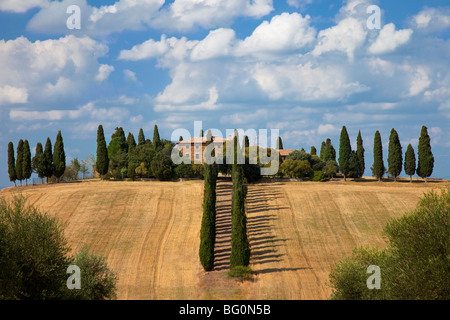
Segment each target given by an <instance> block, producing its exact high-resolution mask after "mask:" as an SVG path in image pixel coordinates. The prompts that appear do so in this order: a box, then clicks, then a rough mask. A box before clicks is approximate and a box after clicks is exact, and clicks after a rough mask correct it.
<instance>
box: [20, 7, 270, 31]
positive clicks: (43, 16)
mask: <svg viewBox="0 0 450 320" xmlns="http://www.w3.org/2000/svg"><path fill="white" fill-rule="evenodd" d="M28 1H32V0H28ZM35 1H38V0H35ZM164 4H165V1H164V0H140V1H136V0H118V1H116V2H115V3H114V4H112V5H103V6H100V7H95V6H92V5H90V4H88V3H87V1H86V0H62V1H52V2H50V3H49V4H48V5H47V6H45V7H44V8H43V9H41V10H40V11H39V12H38V13H37V14H36V15H35V16H34V17H33V18H32V19H31V20H30V21H29V23H28V25H27V28H28V30H30V31H34V32H40V33H47V34H60V33H65V34H67V33H70V34H72V33H76V34H84V35H89V36H105V35H108V34H111V33H114V32H121V31H123V30H143V29H148V28H154V29H159V30H167V31H183V32H186V31H189V30H193V29H194V28H197V27H201V28H215V27H221V26H228V25H230V24H231V23H232V22H233V21H234V19H236V18H238V17H252V18H260V17H263V16H265V15H267V14H268V13H270V12H271V11H272V10H273V6H272V0H245V1H242V0H229V1H217V0H175V1H174V2H172V3H171V4H170V5H167V6H164V7H163V5H164ZM69 5H78V6H79V7H80V9H81V12H82V15H81V17H82V21H81V25H82V27H81V30H68V29H67V28H66V20H67V17H68V16H67V14H66V9H67V7H68V6H69Z"/></svg>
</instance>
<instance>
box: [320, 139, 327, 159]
mask: <svg viewBox="0 0 450 320" xmlns="http://www.w3.org/2000/svg"><path fill="white" fill-rule="evenodd" d="M326 148H327V144H326V143H325V141H322V145H321V146H320V154H319V158H320V159H322V160H323V161H325V149H326Z"/></svg>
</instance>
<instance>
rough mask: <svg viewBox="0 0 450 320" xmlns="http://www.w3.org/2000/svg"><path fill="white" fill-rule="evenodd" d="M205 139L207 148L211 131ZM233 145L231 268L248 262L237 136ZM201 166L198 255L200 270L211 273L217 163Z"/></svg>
mask: <svg viewBox="0 0 450 320" xmlns="http://www.w3.org/2000/svg"><path fill="white" fill-rule="evenodd" d="M206 137H207V144H206V145H207V146H208V145H209V144H210V143H211V142H212V141H211V135H210V131H208V134H207V136H206ZM244 141H245V139H244ZM233 142H234V163H233V165H232V182H233V190H232V200H231V201H232V205H231V221H232V222H231V223H232V230H231V253H230V269H233V268H234V267H238V266H244V267H247V266H248V265H249V263H250V243H249V240H248V237H247V217H246V213H245V199H246V196H247V183H246V179H245V172H244V167H243V165H242V164H237V154H238V152H239V143H238V137H237V135H235V137H234V141H233ZM244 145H245V142H244ZM213 152H214V151H213ZM213 156H214V155H213ZM203 166H204V175H205V183H204V189H203V218H202V225H201V229H200V248H199V256H200V263H201V264H202V266H203V269H204V270H205V271H211V270H212V269H213V268H214V246H215V241H216V185H217V175H218V167H217V165H216V164H206V163H205V164H203Z"/></svg>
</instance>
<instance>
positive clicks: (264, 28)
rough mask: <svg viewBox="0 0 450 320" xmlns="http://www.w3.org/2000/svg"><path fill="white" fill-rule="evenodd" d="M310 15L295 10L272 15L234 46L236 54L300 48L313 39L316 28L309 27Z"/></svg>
mask: <svg viewBox="0 0 450 320" xmlns="http://www.w3.org/2000/svg"><path fill="white" fill-rule="evenodd" d="M310 23H311V17H310V16H309V15H306V16H305V17H303V16H302V15H301V14H298V13H296V12H294V13H292V14H289V13H286V12H285V13H282V14H280V15H277V16H274V17H273V18H272V20H271V21H270V22H268V21H264V22H263V23H261V24H260V25H259V26H258V27H257V28H256V29H255V30H254V31H253V33H252V34H251V36H249V37H247V38H246V39H245V40H243V41H241V42H240V43H239V45H238V46H237V48H236V52H237V55H246V54H259V53H267V52H285V51H293V50H298V49H301V48H303V47H305V46H307V45H310V44H311V43H313V42H314V41H315V37H316V30H315V29H314V28H313V27H311V25H310Z"/></svg>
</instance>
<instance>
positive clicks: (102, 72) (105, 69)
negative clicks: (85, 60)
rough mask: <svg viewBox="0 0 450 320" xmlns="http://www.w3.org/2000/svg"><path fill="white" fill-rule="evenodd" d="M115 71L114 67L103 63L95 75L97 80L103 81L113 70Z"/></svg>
mask: <svg viewBox="0 0 450 320" xmlns="http://www.w3.org/2000/svg"><path fill="white" fill-rule="evenodd" d="M113 71H114V67H113V66H110V65H107V64H101V65H100V67H98V73H97V75H96V76H95V80H97V81H99V82H103V81H105V80H106V79H108V77H109V75H110V74H111V72H113Z"/></svg>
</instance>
